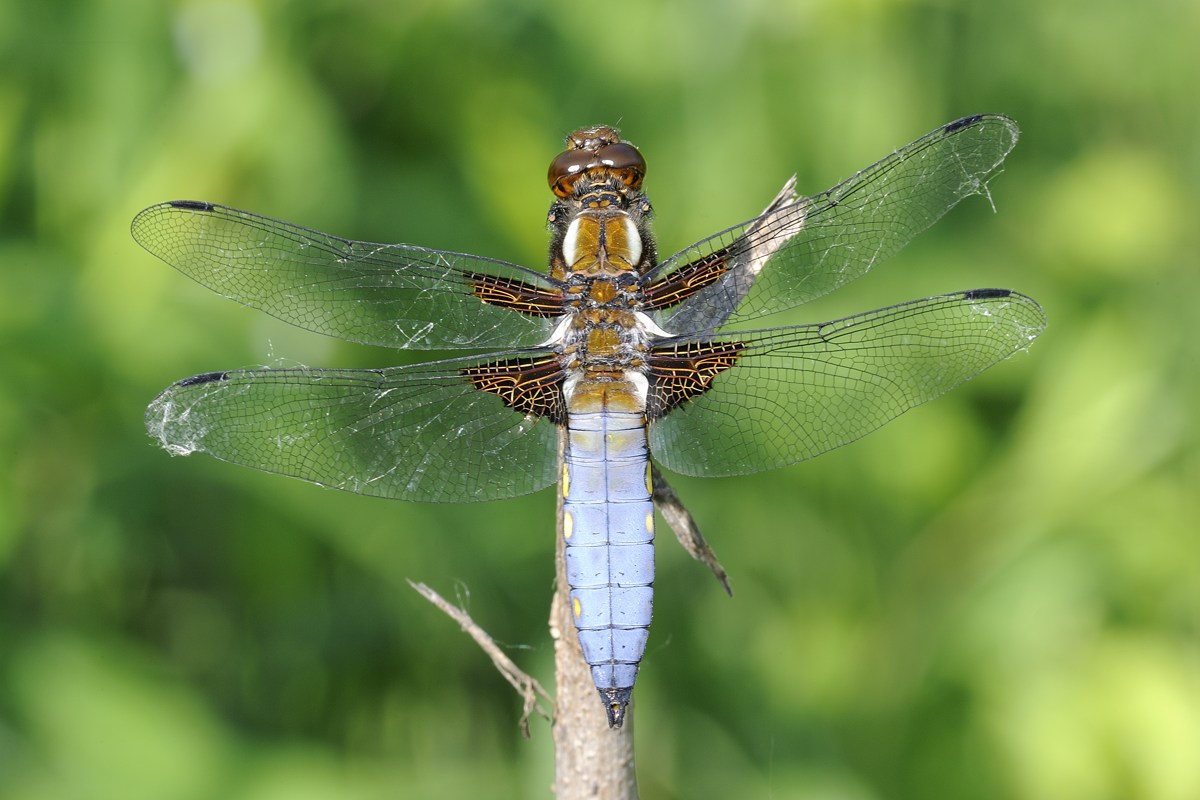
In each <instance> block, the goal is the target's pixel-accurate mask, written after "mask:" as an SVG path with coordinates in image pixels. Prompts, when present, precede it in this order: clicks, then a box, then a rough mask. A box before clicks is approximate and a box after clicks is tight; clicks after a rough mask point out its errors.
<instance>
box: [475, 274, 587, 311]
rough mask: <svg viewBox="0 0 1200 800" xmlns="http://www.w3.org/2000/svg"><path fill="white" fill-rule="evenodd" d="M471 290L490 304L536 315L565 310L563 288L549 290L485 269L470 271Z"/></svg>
mask: <svg viewBox="0 0 1200 800" xmlns="http://www.w3.org/2000/svg"><path fill="white" fill-rule="evenodd" d="M467 277H469V278H470V279H471V282H472V286H471V293H472V294H473V295H475V296H476V297H478V298H479V299H480V300H482V301H483V302H485V303H487V304H488V305H490V306H500V307H501V308H511V309H512V310H513V311H519V312H521V313H522V314H528V315H530V316H532V317H559V316H562V315H563V314H564V313H565V310H564V303H563V294H562V292H561V291H549V290H546V289H542V288H540V287H537V286H531V285H529V284H528V283H524V282H523V281H519V280H516V279H514V278H501V277H498V276H495V275H485V274H483V273H481V272H471V273H468V275H467Z"/></svg>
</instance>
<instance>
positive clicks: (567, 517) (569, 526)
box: [563, 511, 575, 539]
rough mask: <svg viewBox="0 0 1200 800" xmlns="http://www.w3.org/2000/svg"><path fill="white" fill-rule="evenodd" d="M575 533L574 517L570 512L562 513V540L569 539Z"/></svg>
mask: <svg viewBox="0 0 1200 800" xmlns="http://www.w3.org/2000/svg"><path fill="white" fill-rule="evenodd" d="M574 532H575V517H574V516H573V515H572V514H571V512H570V511H564V512H563V538H564V539H570V538H571V534H572V533H574Z"/></svg>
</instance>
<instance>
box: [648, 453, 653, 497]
mask: <svg viewBox="0 0 1200 800" xmlns="http://www.w3.org/2000/svg"><path fill="white" fill-rule="evenodd" d="M646 491H647V492H649V493H650V496H651V497H653V496H654V479H653V478H652V477H650V462H649V461H647V462H646Z"/></svg>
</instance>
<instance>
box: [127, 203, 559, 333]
mask: <svg viewBox="0 0 1200 800" xmlns="http://www.w3.org/2000/svg"><path fill="white" fill-rule="evenodd" d="M132 231H133V238H134V239H135V240H137V242H138V244H140V245H141V246H142V247H144V248H146V249H147V250H149V251H150V252H151V253H153V254H154V255H156V256H158V257H159V258H161V259H162V260H163V261H166V262H167V263H168V264H170V265H171V266H173V267H175V268H176V269H178V270H179V271H180V272H182V273H183V274H185V275H187V276H188V277H189V278H192V279H193V280H195V281H197V282H199V283H201V284H203V285H204V286H207V287H208V288H210V289H212V290H213V291H215V292H217V293H218V294H221V295H223V296H225V297H228V298H230V299H232V300H236V301H238V302H239V303H243V304H245V305H248V306H251V307H252V308H257V309H260V310H262V311H265V312H267V313H268V314H270V315H272V316H274V317H278V318H279V319H282V320H284V321H285V322H290V323H292V324H293V325H298V326H299V327H301V328H306V329H308V330H311V331H316V332H317V333H324V334H327V335H329V336H336V337H338V338H341V339H347V340H349V341H353V342H362V343H364V344H372V345H382V346H384V347H396V348H415V349H429V348H459V347H463V348H501V347H502V348H508V347H532V346H536V345H538V344H540V343H542V342H544V341H545V340H546V338H547V337H548V336H549V333H550V329H551V321H552V320H553V318H554V316H555V311H556V309H555V308H554V306H555V303H556V299H557V298H558V297H559V296H560V293H559V291H558V289H557V287H555V286H553V285H552V284H551V283H550V282H549V281H548V279H547V278H546V277H545V276H543V275H541V274H540V273H537V272H534V271H532V270H528V269H525V268H524V267H519V266H517V265H515V264H510V263H507V262H504V261H497V260H493V259H486V258H481V257H479V256H473V255H468V254H464V253H451V252H447V251H442V250H428V249H425V248H421V247H413V246H411V245H403V244H372V243H370V242H356V241H352V240H350V239H341V238H338V237H336V236H330V235H329V234H326V233H321V232H320V231H314V230H309V229H308V228H302V227H300V226H299V225H292V224H291V223H287V222H280V221H279V220H274V219H270V218H269V217H262V216H259V215H257V214H251V213H249V212H246V211H238V210H237V209H233V208H227V207H225V206H219V205H214V204H211V203H200V202H194V201H175V202H170V203H160V204H158V205H155V206H151V207H150V208H147V209H145V210H144V211H142V212H141V213H139V214H138V215H137V216H136V217H135V218H134V220H133V225H132ZM483 297H491V298H492V300H491V301H489V302H487V303H485V302H484V301H483V299H482V298H483ZM497 298H500V299H508V300H513V299H514V298H515V301H516V304H519V305H523V306H524V307H526V308H530V309H532V310H534V311H539V305H538V303H539V302H542V303H543V304H544V305H542V306H541V307H540V313H521V312H519V311H516V310H514V308H512V307H506V306H505V305H504V304H503V303H499V302H495V301H496V300H497ZM558 313H561V311H559V312H558Z"/></svg>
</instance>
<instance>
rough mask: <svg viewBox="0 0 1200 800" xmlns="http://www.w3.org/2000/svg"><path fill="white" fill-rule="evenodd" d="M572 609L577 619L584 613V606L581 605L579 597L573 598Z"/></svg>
mask: <svg viewBox="0 0 1200 800" xmlns="http://www.w3.org/2000/svg"><path fill="white" fill-rule="evenodd" d="M571 609H572V610H573V611H574V612H575V616H577V617H578V616H579V615H580V614H582V613H583V606H581V605H579V598H578V597H572V598H571Z"/></svg>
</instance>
